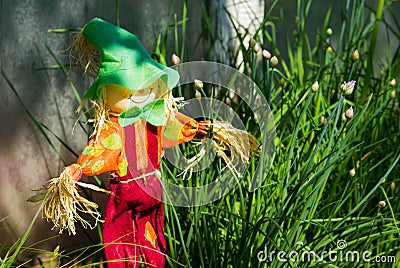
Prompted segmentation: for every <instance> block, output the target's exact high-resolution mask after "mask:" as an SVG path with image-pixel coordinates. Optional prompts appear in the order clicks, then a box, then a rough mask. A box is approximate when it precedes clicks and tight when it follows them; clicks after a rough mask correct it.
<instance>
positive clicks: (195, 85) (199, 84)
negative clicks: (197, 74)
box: [194, 79, 203, 89]
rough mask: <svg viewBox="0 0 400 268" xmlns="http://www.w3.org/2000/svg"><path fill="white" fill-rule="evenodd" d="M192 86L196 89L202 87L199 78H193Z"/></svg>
mask: <svg viewBox="0 0 400 268" xmlns="http://www.w3.org/2000/svg"><path fill="white" fill-rule="evenodd" d="M194 87H195V88H196V89H202V88H203V81H201V80H199V79H194Z"/></svg>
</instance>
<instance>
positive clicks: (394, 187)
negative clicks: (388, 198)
mask: <svg viewBox="0 0 400 268" xmlns="http://www.w3.org/2000/svg"><path fill="white" fill-rule="evenodd" d="M390 189H392V191H394V190H395V189H396V183H395V182H394V181H392V183H391V184H390Z"/></svg>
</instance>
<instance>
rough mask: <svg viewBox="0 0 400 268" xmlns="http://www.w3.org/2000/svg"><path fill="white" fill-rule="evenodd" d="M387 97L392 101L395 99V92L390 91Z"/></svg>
mask: <svg viewBox="0 0 400 268" xmlns="http://www.w3.org/2000/svg"><path fill="white" fill-rule="evenodd" d="M389 97H390V98H391V99H392V100H394V99H395V98H396V91H394V90H392V91H390V94H389Z"/></svg>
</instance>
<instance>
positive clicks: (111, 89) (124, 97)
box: [105, 85, 159, 113]
mask: <svg viewBox="0 0 400 268" xmlns="http://www.w3.org/2000/svg"><path fill="white" fill-rule="evenodd" d="M105 90H106V102H107V106H108V107H109V108H110V109H111V110H112V111H113V112H116V113H122V112H124V111H126V110H127V109H129V108H131V107H133V106H138V107H140V108H142V107H143V106H144V105H146V104H147V103H150V102H152V101H154V100H155V99H156V98H159V96H157V95H158V94H157V91H156V90H155V88H154V87H152V86H150V87H148V88H145V89H141V90H137V91H131V90H128V89H127V88H126V87H123V86H119V85H107V86H105Z"/></svg>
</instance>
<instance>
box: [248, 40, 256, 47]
mask: <svg viewBox="0 0 400 268" xmlns="http://www.w3.org/2000/svg"><path fill="white" fill-rule="evenodd" d="M256 45H257V42H256V40H254V39H253V38H250V40H249V47H250V48H252V49H254V48H255V47H256Z"/></svg>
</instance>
